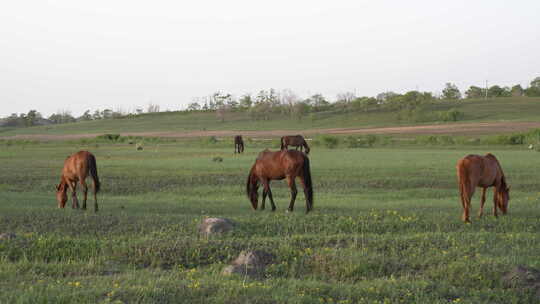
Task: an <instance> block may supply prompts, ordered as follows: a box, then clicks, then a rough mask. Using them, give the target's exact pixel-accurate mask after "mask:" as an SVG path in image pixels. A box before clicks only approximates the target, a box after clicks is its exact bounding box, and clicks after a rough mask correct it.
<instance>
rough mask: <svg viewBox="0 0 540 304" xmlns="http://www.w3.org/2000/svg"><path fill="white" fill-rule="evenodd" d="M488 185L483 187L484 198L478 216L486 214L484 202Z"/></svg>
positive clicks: (481, 200)
mask: <svg viewBox="0 0 540 304" xmlns="http://www.w3.org/2000/svg"><path fill="white" fill-rule="evenodd" d="M486 189H487V188H486V187H483V188H482V198H481V199H480V210H478V217H479V218H480V217H482V215H483V214H484V203H485V202H486Z"/></svg>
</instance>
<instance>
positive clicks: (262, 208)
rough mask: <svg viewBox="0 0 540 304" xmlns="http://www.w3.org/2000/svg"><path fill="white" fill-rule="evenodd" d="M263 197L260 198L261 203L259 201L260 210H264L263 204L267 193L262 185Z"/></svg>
mask: <svg viewBox="0 0 540 304" xmlns="http://www.w3.org/2000/svg"><path fill="white" fill-rule="evenodd" d="M262 194H263V198H262V203H261V211H262V210H264V204H265V201H266V195H267V194H268V192H267V191H266V187H263V193H262Z"/></svg>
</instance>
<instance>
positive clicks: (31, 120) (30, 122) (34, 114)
mask: <svg viewBox="0 0 540 304" xmlns="http://www.w3.org/2000/svg"><path fill="white" fill-rule="evenodd" d="M39 119H41V114H40V113H39V112H38V111H36V110H30V111H28V114H26V116H25V125H26V126H27V127H31V126H35V125H36V124H37V121H38V120H39Z"/></svg>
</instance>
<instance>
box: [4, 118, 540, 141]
mask: <svg viewBox="0 0 540 304" xmlns="http://www.w3.org/2000/svg"><path fill="white" fill-rule="evenodd" d="M534 128H540V122H485V123H459V124H440V125H422V126H404V127H384V128H334V129H311V130H303V131H299V130H271V131H231V130H223V131H185V132H122V133H120V134H121V135H122V136H149V137H172V138H189V137H201V136H216V137H226V136H233V135H236V134H242V135H243V136H249V137H278V136H283V135H289V134H303V135H314V134H447V135H483V134H500V133H512V132H521V131H527V130H530V129H534ZM98 135H101V133H94V134H68V135H50V134H29V135H15V136H9V137H8V136H6V137H0V138H1V139H34V140H46V141H47V140H68V139H80V138H93V137H96V136H98Z"/></svg>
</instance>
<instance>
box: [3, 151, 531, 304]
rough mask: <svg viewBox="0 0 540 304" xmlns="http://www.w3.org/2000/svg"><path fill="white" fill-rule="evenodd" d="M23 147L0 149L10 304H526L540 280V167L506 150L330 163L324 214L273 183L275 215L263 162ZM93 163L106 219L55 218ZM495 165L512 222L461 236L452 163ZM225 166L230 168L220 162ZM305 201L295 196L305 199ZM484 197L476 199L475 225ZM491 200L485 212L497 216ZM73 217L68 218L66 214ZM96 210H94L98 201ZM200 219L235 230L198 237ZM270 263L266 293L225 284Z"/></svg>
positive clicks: (471, 228)
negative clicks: (529, 280)
mask: <svg viewBox="0 0 540 304" xmlns="http://www.w3.org/2000/svg"><path fill="white" fill-rule="evenodd" d="M246 148H247V153H246V154H244V155H241V156H235V155H233V154H232V153H231V152H232V151H231V150H232V149H231V148H230V147H229V148H227V149H225V148H220V147H219V146H218V147H214V148H212V147H211V146H197V145H195V144H191V145H185V144H184V143H182V142H178V143H169V144H160V145H157V144H156V145H155V146H151V147H147V148H145V150H143V151H136V150H135V149H134V147H133V146H131V145H128V144H116V145H104V144H101V145H98V147H95V146H90V147H87V146H74V145H73V144H67V143H49V144H39V145H38V144H29V145H23V146H17V145H14V146H9V147H2V150H0V163H2V170H0V233H2V232H14V233H16V234H17V235H18V237H17V238H16V239H13V240H10V241H0V290H2V292H1V293H0V302H1V303H40V302H43V303H45V302H47V303H49V302H54V303H73V302H77V303H114V302H116V303H156V302H159V303H178V302H185V303H212V302H213V303H451V302H454V303H457V302H460V303H531V302H533V301H534V295H533V293H532V292H530V291H524V290H520V289H507V288H503V286H502V282H501V276H502V274H504V273H505V272H506V271H508V270H510V269H511V268H512V267H514V266H515V265H519V264H523V265H526V266H530V267H537V268H539V267H540V259H539V257H540V242H539V241H540V236H539V234H538V231H540V220H539V217H538V203H539V202H540V193H539V192H538V191H539V190H538V186H537V180H538V179H539V178H540V173H539V172H538V170H537V168H539V167H540V158H539V157H538V153H537V152H533V151H523V150H517V149H513V148H511V147H500V148H495V149H492V150H490V151H485V150H484V148H479V147H468V148H465V147H459V146H456V147H452V149H451V150H449V149H440V148H433V147H399V146H393V147H388V148H372V149H332V150H330V149H324V148H322V147H315V148H314V149H313V151H312V155H311V156H310V158H311V164H312V173H313V180H314V189H315V211H314V212H313V213H311V214H309V215H305V213H304V210H305V205H304V199H303V195H302V194H299V196H298V200H297V204H296V210H295V212H294V213H285V209H286V206H287V205H288V200H289V192H288V188H287V187H286V186H285V183H284V182H283V181H277V182H273V184H272V186H273V192H274V198H275V200H276V204H277V207H278V209H277V211H276V212H275V213H272V212H270V211H268V210H266V211H252V210H251V208H250V204H249V202H248V200H247V198H246V197H245V194H244V192H243V191H244V182H245V179H246V176H247V173H248V169H249V167H250V165H251V164H252V162H253V160H254V159H255V157H256V154H257V152H258V151H260V149H261V148H260V147H258V148H256V150H254V148H253V147H251V146H249V145H248V146H247V147H246ZM79 149H90V150H91V151H92V152H93V153H94V154H95V155H96V158H97V162H98V170H99V175H100V178H101V181H102V184H103V192H102V193H101V194H100V195H99V201H100V208H101V209H100V212H99V213H97V214H94V213H93V212H89V211H87V212H82V211H79V210H72V209H64V210H59V209H57V208H56V202H55V200H54V185H55V184H56V183H57V182H58V179H59V174H60V170H61V166H62V164H63V160H64V159H65V157H66V156H67V155H69V154H70V153H73V152H76V151H77V150H79ZM485 152H492V153H494V154H495V155H497V157H498V158H499V160H500V161H501V163H502V165H503V168H504V169H505V172H506V175H507V176H508V180H509V183H510V184H511V186H512V193H511V201H510V206H509V208H510V214H509V215H508V216H502V217H499V218H498V219H495V218H494V217H493V216H492V215H491V214H489V213H490V212H487V213H488V214H487V215H485V216H484V218H482V219H480V220H478V219H476V218H473V223H472V224H471V225H466V224H463V223H462V222H461V221H460V215H461V206H460V205H461V204H460V202H459V201H458V197H457V187H456V178H455V168H454V167H455V163H456V161H457V159H458V158H460V157H462V156H464V155H466V154H469V153H485ZM216 156H220V157H222V158H223V159H224V161H223V162H221V163H216V162H213V161H212V158H213V157H216ZM300 193H301V192H300ZM478 200H479V198H478V193H477V195H476V196H475V198H474V204H473V206H474V211H476V210H477V208H478V205H479V202H478ZM490 202H491V193H490V196H489V197H488V203H487V206H486V207H487V209H488V210H489V209H490V208H489V207H491V204H490ZM68 205H69V203H68ZM90 210H92V201H90ZM205 216H218V217H226V218H230V219H232V220H234V221H235V222H237V226H236V228H235V230H234V231H233V232H232V233H230V234H227V235H223V236H218V237H213V238H209V239H207V238H204V237H199V235H198V234H197V224H198V223H199V222H200V221H201V220H202V219H203V218H204V217H205ZM246 249H260V250H265V251H268V252H270V253H272V254H274V256H275V263H274V264H272V265H271V266H269V267H268V268H267V269H266V271H265V279H263V280H260V281H252V280H246V279H245V278H242V277H238V276H233V277H223V276H221V275H220V272H221V270H222V269H223V268H224V267H225V266H226V265H227V264H228V263H229V262H230V261H232V260H233V259H234V258H235V257H236V256H237V255H238V254H239V253H240V251H242V250H246Z"/></svg>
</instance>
